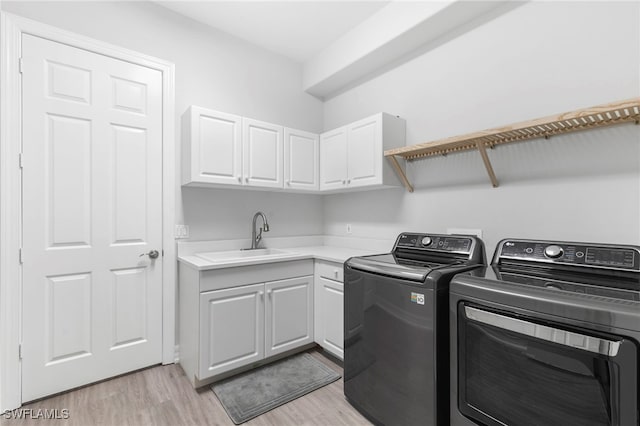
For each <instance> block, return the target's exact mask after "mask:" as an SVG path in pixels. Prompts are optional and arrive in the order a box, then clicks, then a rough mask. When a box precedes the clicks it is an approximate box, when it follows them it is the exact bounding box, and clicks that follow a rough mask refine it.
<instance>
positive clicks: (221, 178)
mask: <svg viewBox="0 0 640 426" xmlns="http://www.w3.org/2000/svg"><path fill="white" fill-rule="evenodd" d="M241 123H242V117H240V116H237V115H233V114H227V113H224V112H219V111H212V110H208V109H205V108H200V107H197V106H192V107H190V108H189V109H188V110H187V112H186V113H185V114H184V116H183V120H182V130H183V134H184V141H183V143H182V146H183V154H182V168H183V179H182V180H183V184H189V183H195V182H197V183H213V184H224V185H240V184H241V183H242V130H241Z"/></svg>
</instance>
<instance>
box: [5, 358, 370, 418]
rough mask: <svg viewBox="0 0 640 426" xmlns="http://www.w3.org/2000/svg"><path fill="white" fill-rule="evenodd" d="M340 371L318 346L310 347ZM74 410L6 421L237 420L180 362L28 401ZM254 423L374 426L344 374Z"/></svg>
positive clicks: (41, 406) (37, 406) (35, 405)
mask: <svg viewBox="0 0 640 426" xmlns="http://www.w3.org/2000/svg"><path fill="white" fill-rule="evenodd" d="M308 352H309V353H310V354H311V355H313V356H314V357H316V358H317V359H319V360H320V361H322V362H324V363H325V364H327V365H328V366H330V367H331V368H333V369H334V370H336V371H337V372H339V373H340V374H342V368H341V367H340V366H339V365H337V364H336V363H334V362H333V361H331V360H329V359H327V358H326V357H325V356H323V355H322V353H321V352H320V351H318V350H315V349H314V350H310V351H308ZM22 408H24V409H32V410H34V412H35V411H36V410H38V409H58V410H62V409H65V408H66V409H68V410H69V419H67V420H49V421H46V420H41V419H40V420H6V419H5V418H4V417H2V416H0V425H3V426H4V425H11V426H17V425H20V426H22V425H25V426H26V425H33V426H44V425H49V424H51V425H61V426H62V425H64V426H72V425H73V426H76V425H77V426H91V425H118V426H119V425H132V426H138V425H170V426H178V425H233V422H232V421H231V419H230V418H229V417H228V416H227V414H226V412H225V411H224V408H222V405H221V404H220V401H218V399H217V398H216V396H215V395H214V393H213V392H212V391H211V390H210V389H209V388H208V387H205V388H203V389H198V390H194V389H193V388H192V387H191V384H190V383H189V382H188V381H187V378H186V376H185V374H184V372H183V371H182V369H181V368H180V366H179V365H168V366H157V367H152V368H148V369H145V370H141V371H137V372H135V373H131V374H127V375H124V376H120V377H117V378H115V379H111V380H107V381H104V382H100V383H97V384H94V385H90V386H86V387H84V388H81V389H77V390H74V391H71V392H67V393H63V394H60V395H57V396H54V397H51V398H47V399H43V400H40V401H36V402H34V403H31V404H27V405H25V406H23V407H22ZM245 424H246V425H252V426H266V425H278V426H288V425H291V426H297V425H331V426H333V425H335V426H339V425H370V424H371V423H369V422H368V421H367V420H366V419H365V418H364V417H362V415H360V413H358V412H357V411H356V410H355V409H354V408H353V407H352V406H351V405H349V403H348V402H347V401H346V400H345V398H344V394H343V381H342V379H340V380H338V381H335V382H333V383H331V384H330V385H327V386H324V387H322V388H320V389H318V390H316V391H314V392H311V393H309V394H307V395H305V396H303V397H301V398H298V399H296V400H294V401H291V402H289V403H288V404H284V405H281V406H280V407H278V408H276V409H274V410H271V411H269V412H267V413H265V414H263V415H262V416H259V417H256V418H255V419H253V420H250V421H249V422H247V423H245Z"/></svg>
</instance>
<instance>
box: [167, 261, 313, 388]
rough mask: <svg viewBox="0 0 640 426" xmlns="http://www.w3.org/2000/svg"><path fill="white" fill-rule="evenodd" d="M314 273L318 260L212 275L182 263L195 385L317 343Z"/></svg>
mask: <svg viewBox="0 0 640 426" xmlns="http://www.w3.org/2000/svg"><path fill="white" fill-rule="evenodd" d="M312 272H313V261H312V260H301V261H293V262H282V263H276V264H266V265H254V266H245V267H237V268H226V269H219V270H210V271H197V270H195V269H192V268H189V267H188V266H185V265H184V264H181V265H180V284H179V285H180V307H179V308H180V364H181V365H182V368H183V369H184V370H185V373H186V374H187V377H188V378H189V380H190V381H191V382H192V384H193V385H194V386H201V385H203V384H206V382H203V380H207V379H212V378H214V379H215V378H216V376H220V375H221V374H223V373H228V372H230V371H232V370H236V369H239V368H242V367H245V368H246V367H247V366H251V365H252V364H256V365H257V364H258V363H264V362H266V361H265V360H267V361H268V359H269V358H270V357H273V356H275V355H278V354H282V353H284V352H289V351H292V352H293V351H294V350H295V349H297V348H301V347H304V346H305V345H307V344H309V343H313V341H314V337H313V334H314V324H313V319H314V313H313V312H314V303H313V298H314V292H313V280H314V277H313V275H312ZM291 277H293V278H291ZM209 381H211V380H209Z"/></svg>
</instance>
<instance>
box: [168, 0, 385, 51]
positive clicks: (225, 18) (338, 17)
mask: <svg viewBox="0 0 640 426" xmlns="http://www.w3.org/2000/svg"><path fill="white" fill-rule="evenodd" d="M156 2H157V3H158V4H160V5H161V6H164V7H166V8H168V9H171V10H173V11H175V12H178V13H180V14H182V15H184V16H187V17H189V18H192V19H195V20H197V21H200V22H202V23H204V24H206V25H209V26H211V27H214V28H217V29H219V30H221V31H224V32H226V33H229V34H232V35H234V36H236V37H238V38H241V39H244V40H246V41H248V42H250V43H253V44H256V45H258V46H261V47H263V48H265V49H267V50H270V51H272V52H276V53H279V54H281V55H284V56H286V57H289V58H291V59H293V60H294V61H297V62H304V61H306V60H307V59H309V58H311V57H312V56H314V55H315V54H317V53H318V52H320V51H321V50H322V49H324V48H325V47H327V46H329V45H330V44H331V43H332V42H333V41H335V40H336V39H338V38H339V37H340V36H342V35H343V34H345V33H347V32H348V31H350V30H351V29H353V27H355V26H357V25H358V24H360V23H361V22H363V21H365V20H366V19H367V18H369V17H370V16H371V15H373V14H374V13H376V12H377V11H378V10H380V9H381V8H383V7H384V6H386V5H387V4H388V3H389V1H335V0H331V1H326V0H325V1H299V0H297V1H296V0H290V1H237V0H236V1H211V0H208V1H162V0H156Z"/></svg>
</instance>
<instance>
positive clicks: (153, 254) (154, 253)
mask: <svg viewBox="0 0 640 426" xmlns="http://www.w3.org/2000/svg"><path fill="white" fill-rule="evenodd" d="M142 256H149V259H157V258H158V256H160V253H159V252H158V250H151V251H150V252H149V253H142V254H141V255H140V257H142Z"/></svg>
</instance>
